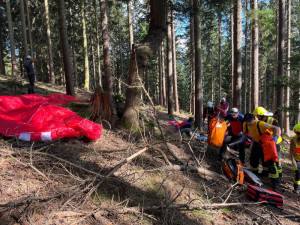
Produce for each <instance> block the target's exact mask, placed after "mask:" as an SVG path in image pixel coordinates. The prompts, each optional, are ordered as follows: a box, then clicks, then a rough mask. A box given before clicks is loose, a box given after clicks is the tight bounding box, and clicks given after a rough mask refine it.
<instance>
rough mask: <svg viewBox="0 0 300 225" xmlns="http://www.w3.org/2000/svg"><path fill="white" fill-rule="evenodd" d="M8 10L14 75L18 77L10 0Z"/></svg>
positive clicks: (8, 0) (7, 0) (7, 3)
mask: <svg viewBox="0 0 300 225" xmlns="http://www.w3.org/2000/svg"><path fill="white" fill-rule="evenodd" d="M6 10H7V20H8V31H9V41H10V54H11V66H12V75H13V76H17V75H18V66H17V59H16V50H15V40H14V31H13V24H12V19H11V7H10V0H6Z"/></svg>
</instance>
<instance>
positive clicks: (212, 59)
mask: <svg viewBox="0 0 300 225" xmlns="http://www.w3.org/2000/svg"><path fill="white" fill-rule="evenodd" d="M214 48H215V47H214V41H213V40H211V47H210V55H211V56H210V68H211V71H210V80H211V82H210V89H211V90H210V101H211V102H214V73H215V70H214V66H215V64H214V61H215V58H214V57H213V54H214Z"/></svg>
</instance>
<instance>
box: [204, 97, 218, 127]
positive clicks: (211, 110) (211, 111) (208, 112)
mask: <svg viewBox="0 0 300 225" xmlns="http://www.w3.org/2000/svg"><path fill="white" fill-rule="evenodd" d="M218 115H219V108H218V107H213V103H212V102H207V105H206V107H205V108H204V109H203V116H202V118H203V127H204V126H205V119H206V117H207V124H208V126H209V123H210V121H211V120H212V119H213V118H215V117H217V116H218Z"/></svg>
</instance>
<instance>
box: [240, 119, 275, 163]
mask: <svg viewBox="0 0 300 225" xmlns="http://www.w3.org/2000/svg"><path fill="white" fill-rule="evenodd" d="M260 122H261V121H258V122H257V124H256V125H257V129H258V132H259V135H260V137H259V142H260V144H261V146H262V148H263V152H264V162H267V161H269V160H271V159H272V160H273V161H274V162H278V153H277V149H276V143H275V141H270V140H271V139H272V137H273V136H272V134H271V133H270V132H268V131H267V132H265V133H263V134H262V133H261V130H260V128H259V123H260ZM246 130H247V133H248V125H247V124H246Z"/></svg>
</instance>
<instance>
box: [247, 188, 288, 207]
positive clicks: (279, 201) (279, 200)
mask: <svg viewBox="0 0 300 225" xmlns="http://www.w3.org/2000/svg"><path fill="white" fill-rule="evenodd" d="M246 195H247V196H249V197H250V198H251V199H253V200H254V201H258V202H267V203H269V204H270V205H273V206H276V207H278V208H280V207H282V206H283V198H284V197H283V195H281V194H278V193H276V192H274V191H271V190H268V189H264V188H261V187H257V186H252V185H249V186H248V188H247V191H246Z"/></svg>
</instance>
